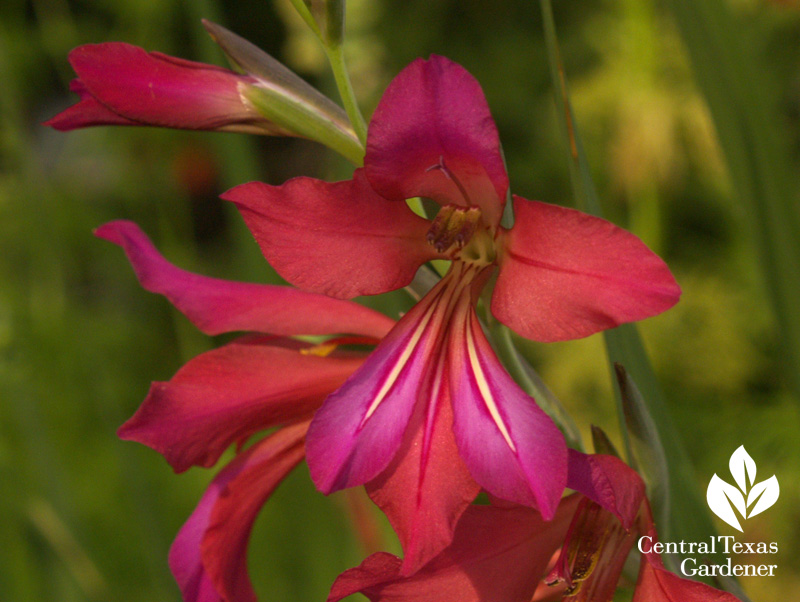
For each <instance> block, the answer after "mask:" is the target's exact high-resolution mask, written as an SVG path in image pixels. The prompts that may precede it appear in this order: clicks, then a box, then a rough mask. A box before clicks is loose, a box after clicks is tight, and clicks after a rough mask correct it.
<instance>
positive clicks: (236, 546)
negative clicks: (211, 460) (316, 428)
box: [169, 422, 308, 602]
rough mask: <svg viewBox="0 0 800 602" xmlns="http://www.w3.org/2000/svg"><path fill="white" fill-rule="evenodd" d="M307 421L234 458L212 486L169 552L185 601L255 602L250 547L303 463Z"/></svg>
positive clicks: (277, 433)
mask: <svg viewBox="0 0 800 602" xmlns="http://www.w3.org/2000/svg"><path fill="white" fill-rule="evenodd" d="M307 428H308V422H303V423H298V424H295V425H292V426H289V427H286V428H283V429H281V430H279V431H278V432H276V433H275V434H274V435H272V436H270V437H268V438H267V439H264V440H263V441H261V442H259V443H257V444H255V445H254V446H253V447H251V448H250V449H248V450H247V451H246V452H244V453H242V454H240V455H239V456H237V457H236V459H234V460H233V461H232V462H231V463H230V464H228V466H226V467H225V468H224V469H223V470H222V471H221V472H220V473H219V474H218V475H217V476H216V477H215V478H214V480H213V481H212V483H211V485H210V486H209V487H208V489H207V490H206V493H205V494H204V495H203V497H202V499H201V500H200V503H199V504H198V505H197V508H196V509H195V511H194V512H193V513H192V516H191V517H190V518H189V520H188V521H187V522H186V523H185V524H184V526H183V527H182V528H181V530H180V532H179V533H178V536H177V537H176V538H175V541H174V543H173V544H172V547H171V548H170V552H169V565H170V568H171V569H172V573H173V575H175V579H176V580H177V581H178V585H179V586H180V588H181V593H182V594H183V599H184V601H185V602H222V601H223V600H237V601H238V602H255V600H256V597H255V593H254V592H253V588H252V586H251V585H250V579H249V577H248V576H247V558H246V552H247V542H248V540H249V538H250V531H251V530H252V528H253V522H254V521H255V519H256V516H257V514H258V512H259V510H260V509H261V507H262V506H263V505H264V503H265V502H266V501H267V499H268V498H269V496H270V495H271V494H272V492H273V491H274V490H275V487H277V486H278V484H279V483H280V482H281V481H282V480H283V479H284V478H285V477H286V475H287V474H289V472H290V471H291V470H292V469H293V468H294V467H295V466H297V464H298V463H299V462H300V461H301V460H302V459H303V436H304V435H305V432H306V429H307Z"/></svg>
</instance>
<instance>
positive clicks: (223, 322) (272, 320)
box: [95, 221, 394, 338]
mask: <svg viewBox="0 0 800 602" xmlns="http://www.w3.org/2000/svg"><path fill="white" fill-rule="evenodd" d="M95 234H96V235H97V236H99V237H100V238H104V239H106V240H109V241H111V242H113V243H114V244H117V245H120V246H121V247H122V248H123V249H124V250H125V253H126V254H127V256H128V259H129V260H130V262H131V265H132V266H133V269H134V271H135V272H136V276H137V277H138V278H139V282H141V284H142V286H143V287H144V288H145V289H147V290H149V291H151V292H153V293H159V294H162V295H164V296H165V297H167V299H169V300H170V301H171V302H172V303H173V304H174V305H175V307H177V308H178V309H179V310H180V311H181V312H183V313H184V314H186V316H187V317H188V318H189V319H190V320H191V321H192V322H193V323H194V324H195V325H196V326H197V327H198V328H199V329H200V330H202V331H203V332H205V333H207V334H219V333H222V332H230V331H235V330H250V331H256V332H266V333H270V334H278V335H298V334H309V335H311V334H335V333H345V332H346V333H354V334H363V335H368V336H373V337H376V338H380V337H382V336H383V335H384V334H386V333H387V332H388V331H389V330H390V329H391V327H392V326H393V325H394V321H393V320H391V319H390V318H388V317H386V316H384V315H383V314H381V313H378V312H376V311H374V310H372V309H369V308H367V307H364V306H362V305H358V304H357V303H351V302H348V301H341V300H338V299H331V298H329V297H326V296H324V295H316V294H313V293H307V292H304V291H299V290H296V289H293V288H291V287H288V286H272V285H264V284H249V283H244V282H231V281H228V280H220V279H217V278H209V277H206V276H200V275H199V274H193V273H191V272H187V271H185V270H182V269H180V268H178V267H175V266H174V265H173V264H171V263H169V262H168V261H167V260H166V259H164V257H162V256H161V255H160V254H159V252H158V251H157V250H156V248H155V247H154V246H153V244H152V243H151V242H150V240H149V239H148V238H147V236H146V235H145V234H144V232H142V231H141V230H140V229H139V227H138V226H137V225H136V224H134V223H133V222H128V221H115V222H110V223H108V224H105V225H103V226H101V227H100V228H98V229H97V230H96V231H95Z"/></svg>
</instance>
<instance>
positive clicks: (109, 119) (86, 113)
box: [42, 79, 140, 132]
mask: <svg viewBox="0 0 800 602" xmlns="http://www.w3.org/2000/svg"><path fill="white" fill-rule="evenodd" d="M69 89H70V90H71V91H72V92H75V93H76V94H77V95H78V96H80V102H78V103H77V104H75V105H72V106H71V107H70V108H68V109H67V110H65V111H62V112H61V113H59V114H58V115H56V116H55V117H53V118H52V119H49V120H47V121H45V122H44V123H43V124H42V125H46V126H50V127H52V128H55V129H57V130H59V131H61V132H68V131H69V130H74V129H77V128H85V127H89V126H92V125H140V124H139V123H137V122H136V121H132V120H130V119H128V118H127V117H123V116H122V115H119V114H117V113H115V112H114V111H112V110H111V109H109V108H108V107H107V106H106V105H104V104H103V103H101V102H98V101H97V100H96V99H95V98H94V97H93V96H92V95H91V94H89V91H88V90H87V89H86V86H84V85H83V82H81V80H79V79H73V80H72V81H71V82H70V84H69Z"/></svg>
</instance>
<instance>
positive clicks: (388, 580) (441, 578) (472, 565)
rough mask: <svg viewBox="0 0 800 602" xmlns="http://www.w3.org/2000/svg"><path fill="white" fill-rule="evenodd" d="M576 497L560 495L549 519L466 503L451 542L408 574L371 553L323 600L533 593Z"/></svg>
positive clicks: (515, 600) (495, 599)
mask: <svg viewBox="0 0 800 602" xmlns="http://www.w3.org/2000/svg"><path fill="white" fill-rule="evenodd" d="M577 497H578V496H572V497H571V498H567V499H565V500H564V501H563V502H562V503H561V505H560V507H559V510H558V513H557V514H556V517H555V518H554V519H553V520H552V521H547V522H546V521H543V520H542V518H541V517H540V516H539V514H538V512H536V511H535V510H532V509H530V508H521V507H516V508H497V507H492V506H471V507H470V508H468V509H467V511H466V512H464V515H463V516H462V518H461V520H460V521H459V522H458V525H457V526H456V531H455V537H454V539H453V543H452V545H451V546H450V547H449V548H447V549H446V550H444V551H443V552H442V553H441V554H440V555H439V556H437V557H436V558H435V559H434V560H433V561H431V562H430V563H428V564H427V565H426V566H425V567H423V568H422V569H420V570H419V572H417V573H415V574H414V575H412V576H410V577H402V575H401V573H400V567H401V564H402V563H401V561H400V559H399V558H396V557H394V556H392V555H391V554H385V553H381V554H375V555H373V556H370V557H369V558H367V559H366V560H365V561H364V562H363V563H362V564H361V566H359V567H358V568H355V569H350V570H349V571H345V572H344V573H342V574H341V575H340V576H339V578H338V579H337V580H336V582H335V583H334V584H333V588H332V589H331V594H330V596H329V598H328V602H336V601H337V600H341V599H342V598H344V597H346V596H349V595H350V594H353V593H355V592H361V593H363V594H364V595H365V596H367V597H368V598H369V599H370V600H372V601H373V602H430V601H432V600H435V601H437V602H438V601H440V600H441V601H445V600H446V601H448V602H449V601H450V600H457V601H458V602H487V601H491V602H521V601H523V600H530V599H531V597H532V596H533V593H534V592H535V591H536V588H537V584H538V582H539V581H540V579H541V578H542V576H543V574H544V572H545V570H546V568H547V565H548V563H549V561H550V558H551V556H552V555H553V553H554V552H555V551H556V550H557V549H558V546H559V544H560V542H561V541H562V539H563V538H564V533H565V531H566V529H567V524H568V523H569V520H570V518H571V516H572V513H573V512H574V511H575V504H576V501H577Z"/></svg>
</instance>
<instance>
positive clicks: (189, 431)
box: [118, 337, 363, 472]
mask: <svg viewBox="0 0 800 602" xmlns="http://www.w3.org/2000/svg"><path fill="white" fill-rule="evenodd" d="M300 348H301V344H299V343H296V342H291V341H280V340H275V339H271V340H270V339H267V338H266V337H244V338H241V339H239V340H238V341H235V342H233V343H230V344H228V345H225V346H224V347H220V348H219V349H214V350H212V351H208V352H206V353H203V354H202V355H199V356H197V357H196V358H194V359H193V360H191V361H190V362H189V363H188V364H186V365H185V366H184V367H183V368H181V369H180V370H179V371H178V372H177V374H175V376H174V377H172V380H170V381H169V382H165V383H163V382H157V383H153V385H152V387H151V388H150V393H149V394H148V396H147V399H145V400H144V403H142V405H141V407H140V408H139V410H138V411H137V412H136V413H135V414H134V415H133V417H132V418H131V419H130V420H128V421H127V422H126V423H125V424H123V425H122V427H120V429H119V431H118V435H119V436H120V437H121V438H122V439H126V440H133V441H138V442H139V443H142V444H144V445H147V446H149V447H151V448H153V449H154V450H156V451H157V452H159V453H161V454H163V456H164V457H165V458H166V460H167V462H169V463H170V465H171V466H172V468H173V469H174V470H175V471H176V472H182V471H184V470H186V469H188V468H189V467H191V466H193V465H199V466H211V465H212V464H214V463H215V462H216V461H217V459H218V458H219V456H220V455H221V454H222V452H224V451H225V449H227V448H228V446H230V445H231V444H232V443H234V442H241V441H243V440H244V439H246V438H247V437H248V436H250V435H252V434H253V433H255V432H256V431H259V430H262V429H264V428H266V427H269V426H274V425H277V424H281V423H285V422H288V421H292V420H297V419H298V418H300V417H303V416H307V415H309V414H310V413H311V412H313V411H314V410H315V409H316V408H318V407H319V406H320V404H321V403H322V401H323V400H324V399H325V397H326V396H327V395H328V394H329V393H330V392H331V391H333V390H335V389H336V388H337V387H338V386H339V385H341V384H342V383H343V382H344V381H345V379H346V378H347V377H348V376H350V374H352V373H353V371H354V370H355V369H356V368H357V367H358V366H359V365H360V364H361V362H362V361H363V360H362V358H360V357H337V356H336V355H335V354H334V355H331V356H328V357H318V356H316V355H313V354H308V355H305V354H302V353H300Z"/></svg>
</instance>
